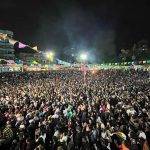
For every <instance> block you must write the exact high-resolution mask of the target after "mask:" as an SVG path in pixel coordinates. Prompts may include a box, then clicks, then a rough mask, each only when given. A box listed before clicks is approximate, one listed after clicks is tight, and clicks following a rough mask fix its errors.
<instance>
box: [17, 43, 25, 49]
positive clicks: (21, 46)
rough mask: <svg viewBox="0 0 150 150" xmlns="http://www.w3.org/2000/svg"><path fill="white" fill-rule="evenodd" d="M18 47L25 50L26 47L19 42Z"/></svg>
mask: <svg viewBox="0 0 150 150" xmlns="http://www.w3.org/2000/svg"><path fill="white" fill-rule="evenodd" d="M18 47H19V48H25V47H27V45H25V44H23V43H21V42H19V46H18Z"/></svg>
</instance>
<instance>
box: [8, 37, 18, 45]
mask: <svg viewBox="0 0 150 150" xmlns="http://www.w3.org/2000/svg"><path fill="white" fill-rule="evenodd" d="M7 39H8V41H9V43H10V44H11V45H15V44H16V43H17V42H18V41H16V40H14V39H12V38H9V37H7Z"/></svg>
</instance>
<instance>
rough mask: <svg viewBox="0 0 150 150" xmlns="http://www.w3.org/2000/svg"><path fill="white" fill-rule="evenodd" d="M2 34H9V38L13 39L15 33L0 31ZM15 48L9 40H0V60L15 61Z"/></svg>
mask: <svg viewBox="0 0 150 150" xmlns="http://www.w3.org/2000/svg"><path fill="white" fill-rule="evenodd" d="M0 33H4V34H7V36H8V37H11V38H12V37H13V32H12V31H8V30H0ZM14 52H15V50H14V46H13V45H12V44H10V43H9V41H8V39H1V38H0V59H7V60H12V59H13V60H14V59H15V54H14Z"/></svg>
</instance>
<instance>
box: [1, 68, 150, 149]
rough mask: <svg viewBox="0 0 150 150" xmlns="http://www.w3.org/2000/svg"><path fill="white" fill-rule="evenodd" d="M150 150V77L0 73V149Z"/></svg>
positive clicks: (146, 74)
mask: <svg viewBox="0 0 150 150" xmlns="http://www.w3.org/2000/svg"><path fill="white" fill-rule="evenodd" d="M5 149H6V150H150V72H148V71H146V70H110V69H109V70H99V71H97V72H94V73H91V72H87V74H86V81H85V82H84V80H83V76H82V73H81V71H77V70H65V71H50V72H29V73H5V74H4V73H3V74H0V150H5Z"/></svg>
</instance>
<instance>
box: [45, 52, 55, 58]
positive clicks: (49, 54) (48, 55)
mask: <svg viewBox="0 0 150 150" xmlns="http://www.w3.org/2000/svg"><path fill="white" fill-rule="evenodd" d="M50 56H54V53H53V52H46V57H47V58H49V57H50Z"/></svg>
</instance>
